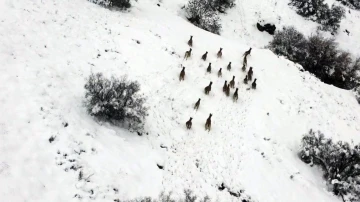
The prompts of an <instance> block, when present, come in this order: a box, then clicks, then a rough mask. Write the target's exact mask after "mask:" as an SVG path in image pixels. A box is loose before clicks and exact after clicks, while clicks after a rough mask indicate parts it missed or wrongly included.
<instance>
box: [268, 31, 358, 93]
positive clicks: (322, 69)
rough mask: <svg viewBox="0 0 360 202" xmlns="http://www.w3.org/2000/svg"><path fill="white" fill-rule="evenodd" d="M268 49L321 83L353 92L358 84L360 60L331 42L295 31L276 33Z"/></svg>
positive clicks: (318, 36) (331, 40)
mask: <svg viewBox="0 0 360 202" xmlns="http://www.w3.org/2000/svg"><path fill="white" fill-rule="evenodd" d="M268 48H269V49H270V50H272V51H273V52H274V53H275V54H277V55H283V56H286V57H287V58H288V59H289V60H291V61H293V62H296V63H299V64H300V65H302V66H303V68H304V69H305V70H306V71H309V72H311V73H313V74H314V75H315V76H316V77H318V78H319V79H320V80H321V81H323V82H325V83H327V84H332V85H334V86H337V87H339V88H343V89H353V88H354V87H356V86H357V85H358V83H359V81H360V79H359V76H358V72H359V70H360V60H355V61H353V59H352V56H351V55H350V54H349V53H348V52H345V51H342V50H339V49H338V46H337V44H336V43H335V41H334V39H329V38H325V37H322V36H321V35H313V36H310V37H308V38H305V37H304V36H303V35H302V34H301V33H300V32H298V31H296V30H295V29H294V28H292V27H290V28H284V29H283V30H282V31H279V32H276V34H275V36H274V39H273V41H271V42H270V43H269V45H268Z"/></svg>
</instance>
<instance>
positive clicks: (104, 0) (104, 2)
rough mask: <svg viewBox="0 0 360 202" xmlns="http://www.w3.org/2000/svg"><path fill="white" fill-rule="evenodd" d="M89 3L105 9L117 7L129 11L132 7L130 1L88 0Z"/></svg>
mask: <svg viewBox="0 0 360 202" xmlns="http://www.w3.org/2000/svg"><path fill="white" fill-rule="evenodd" d="M88 1H90V2H93V3H95V4H98V5H101V6H105V7H117V8H120V9H128V8H130V7H131V4H130V0H88Z"/></svg>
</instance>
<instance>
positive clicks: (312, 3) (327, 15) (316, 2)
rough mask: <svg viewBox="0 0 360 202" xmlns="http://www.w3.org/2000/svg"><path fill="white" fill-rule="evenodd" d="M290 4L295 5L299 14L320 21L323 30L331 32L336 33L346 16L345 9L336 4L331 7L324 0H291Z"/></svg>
mask: <svg viewBox="0 0 360 202" xmlns="http://www.w3.org/2000/svg"><path fill="white" fill-rule="evenodd" d="M289 5H291V6H293V7H294V8H295V9H296V12H297V13H298V14H299V15H301V16H303V17H305V18H307V19H309V20H312V21H315V22H317V23H319V24H320V25H321V27H320V28H321V29H322V30H324V31H330V32H331V33H336V31H337V29H338V28H339V27H340V22H341V20H342V18H343V17H344V16H345V9H343V8H342V7H340V6H336V5H333V6H332V7H331V8H330V7H329V5H328V4H326V3H325V2H324V0H291V2H290V3H289Z"/></svg>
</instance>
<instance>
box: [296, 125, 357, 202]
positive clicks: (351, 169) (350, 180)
mask: <svg viewBox="0 0 360 202" xmlns="http://www.w3.org/2000/svg"><path fill="white" fill-rule="evenodd" d="M299 156H300V158H301V160H302V161H304V162H305V163H307V164H310V165H316V166H319V167H320V168H321V169H322V170H323V171H324V178H325V179H326V180H327V182H328V184H329V187H330V188H331V189H332V190H333V192H334V193H335V194H336V195H340V196H342V197H343V199H344V200H345V201H349V202H350V201H358V200H360V195H359V193H360V145H356V146H354V147H353V146H351V145H350V144H348V143H346V142H342V141H339V142H336V143H335V142H333V141H332V140H331V139H328V138H325V137H324V135H323V134H322V133H320V132H317V133H315V132H314V131H312V130H310V131H309V133H308V134H306V135H305V136H304V137H303V139H302V145H301V150H300V154H299Z"/></svg>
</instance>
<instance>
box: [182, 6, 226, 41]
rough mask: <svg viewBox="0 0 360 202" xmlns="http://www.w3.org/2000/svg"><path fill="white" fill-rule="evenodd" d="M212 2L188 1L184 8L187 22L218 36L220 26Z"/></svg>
mask: <svg viewBox="0 0 360 202" xmlns="http://www.w3.org/2000/svg"><path fill="white" fill-rule="evenodd" d="M212 3H213V0H190V1H189V2H188V4H187V5H186V6H185V11H186V13H187V15H188V20H189V21H190V22H191V23H192V24H194V25H195V26H197V27H199V28H201V29H204V30H206V31H209V32H212V33H214V34H220V30H221V24H220V22H219V21H220V19H219V17H218V15H217V11H216V9H215V8H214V6H213V4H212Z"/></svg>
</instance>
